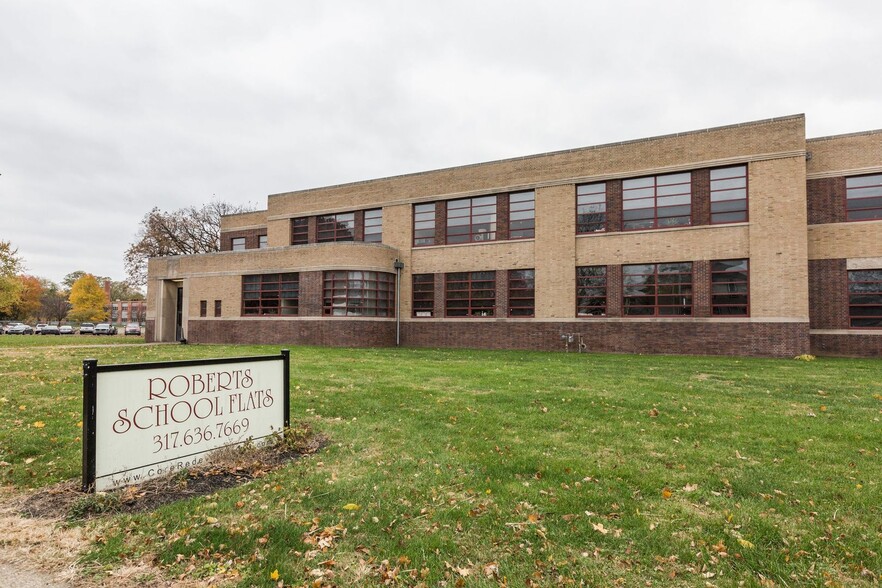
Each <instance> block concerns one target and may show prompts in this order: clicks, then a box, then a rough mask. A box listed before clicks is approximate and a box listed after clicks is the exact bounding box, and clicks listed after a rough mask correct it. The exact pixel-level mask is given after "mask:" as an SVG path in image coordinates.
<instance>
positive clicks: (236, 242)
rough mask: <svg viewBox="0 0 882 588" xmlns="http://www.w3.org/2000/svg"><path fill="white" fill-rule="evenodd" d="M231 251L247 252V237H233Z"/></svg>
mask: <svg viewBox="0 0 882 588" xmlns="http://www.w3.org/2000/svg"><path fill="white" fill-rule="evenodd" d="M230 249H232V250H233V251H245V237H233V238H232V239H230Z"/></svg>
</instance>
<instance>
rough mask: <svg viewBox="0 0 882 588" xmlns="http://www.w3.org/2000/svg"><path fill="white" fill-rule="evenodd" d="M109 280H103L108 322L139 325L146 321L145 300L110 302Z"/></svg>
mask: <svg viewBox="0 0 882 588" xmlns="http://www.w3.org/2000/svg"><path fill="white" fill-rule="evenodd" d="M110 288H111V282H110V280H104V296H105V297H106V298H107V312H108V317H109V318H108V320H109V321H110V322H111V323H119V324H121V323H140V324H143V323H144V321H145V320H147V301H146V300H112V299H111V297H110Z"/></svg>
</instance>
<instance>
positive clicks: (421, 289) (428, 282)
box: [410, 274, 435, 319]
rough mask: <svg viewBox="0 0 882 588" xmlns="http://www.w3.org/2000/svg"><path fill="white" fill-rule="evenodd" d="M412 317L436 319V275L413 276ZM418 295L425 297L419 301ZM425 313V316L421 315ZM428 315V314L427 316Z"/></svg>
mask: <svg viewBox="0 0 882 588" xmlns="http://www.w3.org/2000/svg"><path fill="white" fill-rule="evenodd" d="M410 292H411V304H410V309H411V310H410V315H411V316H412V317H413V318H420V319H421V318H434V316H435V274H412V275H411V289H410ZM417 294H422V295H423V296H422V297H420V299H419V300H417ZM420 313H423V314H420ZM425 313H428V314H425Z"/></svg>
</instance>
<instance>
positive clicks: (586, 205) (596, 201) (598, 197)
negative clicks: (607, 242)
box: [576, 182, 606, 235]
mask: <svg viewBox="0 0 882 588" xmlns="http://www.w3.org/2000/svg"><path fill="white" fill-rule="evenodd" d="M605 230H606V182H596V183H594V184H581V185H579V186H576V234H577V235H586V234H588V233H600V232H603V231H605Z"/></svg>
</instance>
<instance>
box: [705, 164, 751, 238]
mask: <svg viewBox="0 0 882 588" xmlns="http://www.w3.org/2000/svg"><path fill="white" fill-rule="evenodd" d="M715 176H716V177H715ZM747 198H748V186H747V166H746V165H733V166H730V167H718V168H714V169H712V170H710V215H711V221H710V222H711V224H712V225H721V224H725V223H740V222H746V221H747V218H748V206H747Z"/></svg>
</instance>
